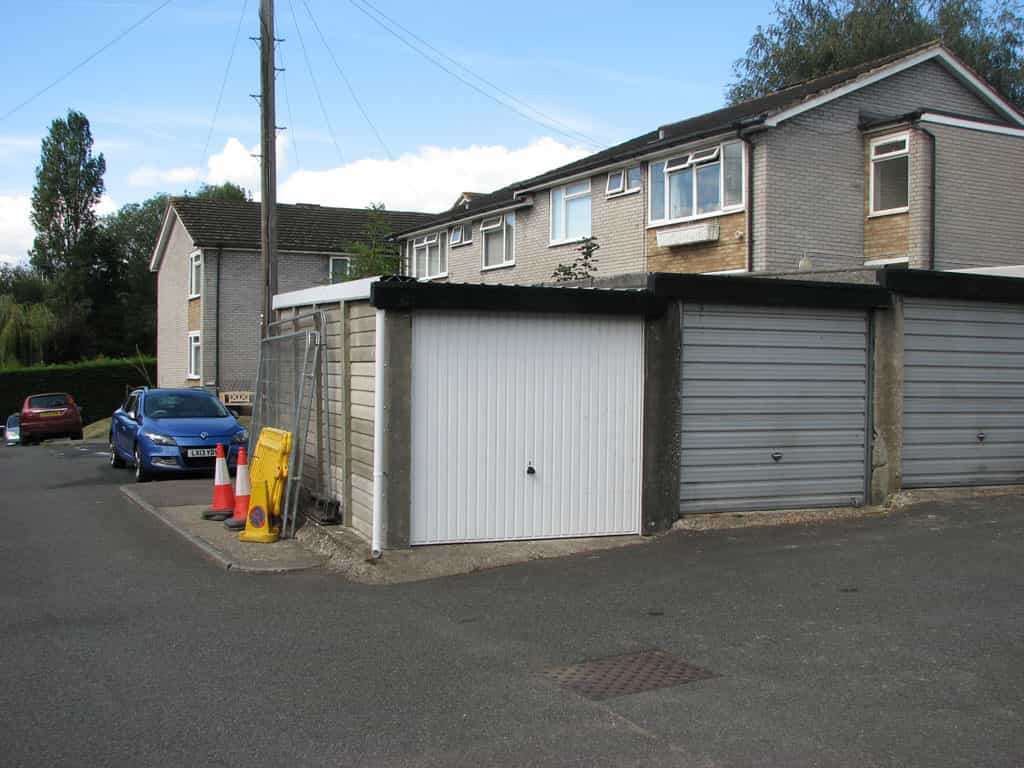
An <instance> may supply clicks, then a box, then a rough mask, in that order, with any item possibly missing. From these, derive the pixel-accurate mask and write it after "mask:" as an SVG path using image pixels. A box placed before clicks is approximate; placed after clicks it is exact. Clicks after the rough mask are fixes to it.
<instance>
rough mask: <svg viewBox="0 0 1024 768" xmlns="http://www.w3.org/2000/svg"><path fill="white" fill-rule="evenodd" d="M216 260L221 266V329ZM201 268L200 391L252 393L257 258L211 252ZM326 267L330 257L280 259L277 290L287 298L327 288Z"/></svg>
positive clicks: (256, 337) (256, 335)
mask: <svg viewBox="0 0 1024 768" xmlns="http://www.w3.org/2000/svg"><path fill="white" fill-rule="evenodd" d="M218 259H219V260H220V262H221V266H220V295H219V301H220V318H219V319H220V322H219V327H218V322H217V320H218V317H217V315H218V313H217V302H218V293H217V261H218ZM203 262H204V270H203V337H202V338H203V378H202V381H203V386H205V387H208V388H211V389H214V388H216V389H220V390H229V391H231V390H251V389H252V387H253V384H254V383H255V380H256V354H257V347H258V345H259V315H260V274H259V265H260V260H259V254H258V253H257V252H255V251H237V250H228V251H223V252H222V253H220V254H218V252H217V251H216V250H215V249H206V250H204V256H203ZM328 265H329V257H327V256H324V255H320V254H306V253H302V254H300V253H282V254H281V255H280V260H279V266H278V290H279V291H280V292H281V293H285V292H287V291H295V290H299V289H301V288H310V287H312V286H314V285H321V284H323V283H326V282H327V279H328V270H329V266H328ZM218 348H219V349H220V357H219V360H218V356H217V350H218ZM218 366H219V371H218Z"/></svg>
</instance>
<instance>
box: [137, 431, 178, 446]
mask: <svg viewBox="0 0 1024 768" xmlns="http://www.w3.org/2000/svg"><path fill="white" fill-rule="evenodd" d="M143 434H144V435H145V436H146V437H148V438H149V439H150V440H151V441H152V442H153V445H177V444H178V443H177V441H175V439H174V438H173V437H170V436H168V435H158V434H157V433H156V432H144V433H143Z"/></svg>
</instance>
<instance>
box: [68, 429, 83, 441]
mask: <svg viewBox="0 0 1024 768" xmlns="http://www.w3.org/2000/svg"><path fill="white" fill-rule="evenodd" d="M71 439H72V440H81V439H82V430H78V431H77V432H75V433H73V434H72V435H71Z"/></svg>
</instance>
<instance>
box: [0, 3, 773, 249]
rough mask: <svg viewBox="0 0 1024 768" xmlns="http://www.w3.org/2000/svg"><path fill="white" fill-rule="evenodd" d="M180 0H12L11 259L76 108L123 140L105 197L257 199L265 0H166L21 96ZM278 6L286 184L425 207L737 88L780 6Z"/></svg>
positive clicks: (1, 198)
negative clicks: (50, 144)
mask: <svg viewBox="0 0 1024 768" xmlns="http://www.w3.org/2000/svg"><path fill="white" fill-rule="evenodd" d="M164 2H165V0H45V2H36V3H25V2H19V1H18V0H0V7H2V8H3V10H4V27H5V29H4V46H3V47H2V48H0V65H2V71H3V72H5V77H4V84H3V86H0V262H19V261H24V260H25V259H26V252H27V250H28V249H29V248H30V247H31V244H32V238H33V230H32V226H31V223H30V220H29V213H30V200H31V194H32V188H33V186H34V184H35V168H36V166H37V164H38V162H39V147H40V141H41V139H42V138H43V136H45V134H46V132H47V130H48V128H49V125H50V122H51V121H52V120H54V119H55V118H58V117H63V116H65V115H66V114H67V111H68V110H69V109H76V110H78V111H81V112H83V113H84V114H85V115H86V116H87V117H88V118H89V121H90V123H91V126H92V133H93V138H94V140H95V148H94V150H95V151H96V152H102V153H103V155H104V157H105V158H106V162H107V173H106V176H105V182H106V192H105V194H104V197H103V200H102V202H101V204H100V206H99V212H100V213H101V214H102V213H109V212H112V211H114V210H116V209H117V208H118V207H120V206H122V205H125V204H127V203H132V202H140V201H142V200H144V199H146V198H148V197H150V196H152V195H154V194H157V193H161V192H169V193H174V194H181V193H183V192H184V191H186V190H194V189H196V188H197V187H198V186H199V185H201V184H202V183H204V182H208V183H220V182H222V181H233V182H236V183H238V184H241V185H242V186H243V187H245V188H246V189H248V190H250V191H251V192H252V193H253V196H254V198H255V199H258V196H259V161H258V159H257V158H254V157H253V156H252V155H253V154H254V153H256V152H258V150H259V108H258V104H257V102H256V100H255V99H253V98H252V96H251V94H255V93H257V92H258V91H259V51H258V47H257V45H256V43H255V42H253V41H252V40H250V39H249V38H250V36H254V35H257V34H258V6H259V0H248V2H246V0H171V2H169V3H168V4H167V5H166V6H164V7H160V8H159V10H157V11H156V13H154V14H153V15H152V16H151V17H150V18H149V19H148V20H146V21H145V22H144V23H142V24H141V25H140V26H138V27H137V28H135V29H134V30H132V31H131V32H130V33H128V34H127V35H126V36H124V37H123V38H122V39H120V40H119V41H117V42H115V43H113V44H112V45H110V47H109V48H106V49H105V50H103V51H102V52H100V53H99V54H98V55H96V56H95V57H94V58H92V59H91V60H89V61H88V62H87V63H85V64H84V65H83V66H81V67H80V68H78V69H77V70H76V71H74V72H73V73H71V74H70V75H69V76H68V77H66V78H65V79H63V80H62V81H61V82H59V83H57V84H56V85H53V87H52V88H49V90H46V92H45V93H43V94H42V95H40V96H38V97H37V98H33V99H32V100H31V101H29V103H27V104H25V105H24V106H20V105H22V104H23V102H25V101H26V100H28V99H30V98H31V97H33V96H35V95H36V94H37V93H38V92H39V91H41V90H43V89H44V88H46V87H47V86H49V85H50V84H51V83H53V81H55V80H57V79H58V78H60V77H62V76H63V75H65V74H67V73H68V72H69V71H70V70H72V69H73V68H74V67H76V65H78V64H79V63H80V62H82V61H83V60H84V59H86V58H87V57H89V56H90V54H93V53H94V52H96V51H97V50H98V49H100V48H101V47H103V46H104V45H106V44H107V43H108V42H109V41H111V40H112V39H113V38H114V37H116V36H117V35H118V34H120V33H121V32H122V31H123V30H125V29H127V28H128V27H130V26H132V25H133V24H135V23H136V22H137V21H139V20H140V19H142V18H143V17H144V16H146V15H147V14H149V13H150V12H152V11H153V10H154V9H157V8H158V7H159V6H161V5H162V4H163V3H164ZM275 7H276V27H277V37H279V38H283V42H281V43H279V44H278V50H277V64H278V66H279V67H282V68H283V70H284V71H283V72H280V73H279V74H278V78H277V124H278V126H281V127H284V128H285V130H283V131H280V133H279V135H278V139H277V146H278V197H279V200H280V201H281V202H306V203H320V204H322V205H338V206H352V207H363V206H365V205H368V204H370V203H376V202H383V203H384V204H385V205H386V206H387V207H388V208H391V209H395V210H425V211H441V210H444V209H446V208H448V207H449V206H450V205H451V204H452V203H454V202H455V200H456V199H457V198H458V196H459V194H461V193H462V192H464V191H472V192H487V191H491V190H493V189H496V188H498V187H501V186H503V185H505V184H509V183H511V182H513V181H516V180H519V179H523V178H528V177H529V176H531V175H534V174H537V173H540V172H542V171H545V170H548V169H551V168H554V167H556V166H558V165H561V164H563V163H566V162H570V161H572V160H575V159H577V158H579V157H582V156H584V155H586V154H589V153H590V152H593V151H595V150H597V149H600V148H603V147H606V146H610V145H612V144H615V143H617V142H619V141H622V140H625V139H628V138H631V137H633V136H637V135H639V134H641V133H644V132H646V131H650V130H653V129H655V128H656V127H657V126H659V125H662V124H664V123H668V122H672V121H675V120H680V119H682V118H685V117H688V116H691V115H695V114H700V113H702V112H706V111H708V110H711V109H715V108H718V107H720V106H722V105H723V103H724V94H725V89H726V86H727V85H728V83H729V82H730V80H731V79H732V64H733V62H734V61H735V59H737V58H738V57H739V56H741V55H742V54H743V51H744V50H745V49H746V46H747V43H748V41H749V38H750V35H751V34H752V33H753V31H754V29H755V27H756V26H757V25H758V24H767V23H769V22H770V21H771V17H770V3H769V2H768V0H732V1H731V2H730V3H729V4H728V5H727V6H719V5H717V4H707V3H701V4H697V3H681V2H678V0H676V1H675V2H662V1H661V0H647V2H645V3H643V4H640V5H632V4H631V3H624V2H621V0H620V1H619V2H602V1H598V0H591V1H590V2H584V1H582V0H560V2H550V0H548V1H547V2H542V1H541V0H518V2H516V3H476V2H470V3H467V2H465V1H464V0H461V1H460V2H454V1H451V0H432V2H430V3H423V2H416V1H415V0H277V2H276V3H275ZM375 11H379V12H382V13H383V14H385V15H386V16H387V17H389V18H390V21H389V20H388V19H386V18H383V17H382V16H379V15H375ZM375 19H376V21H375ZM393 22H397V23H398V24H399V25H401V28H399V27H396V26H394V25H393ZM382 25H383V26H382ZM388 28H390V29H391V30H393V32H394V34H393V33H392V32H389V31H388ZM402 28H404V29H402ZM236 33H238V35H237V45H233V41H234V40H235V39H236ZM321 34H322V38H321ZM396 35H397V36H396ZM413 35H414V36H415V37H413ZM416 38H419V40H417V39H416ZM403 39H404V40H405V41H406V42H403ZM325 43H326V44H325ZM407 43H408V44H407ZM410 44H411V45H412V46H417V47H419V48H420V49H421V50H424V51H425V52H426V53H427V54H429V56H430V57H432V58H433V59H434V60H435V61H437V62H439V63H440V64H441V65H443V67H444V68H446V69H448V70H450V72H454V73H456V74H458V75H459V76H460V77H461V78H462V80H459V79H456V78H455V77H453V76H452V74H450V73H449V72H446V71H444V69H442V68H441V67H439V66H438V65H436V64H434V63H431V61H430V60H428V59H427V58H425V57H423V56H422V55H420V54H419V53H417V52H416V51H414V50H413V49H412V48H411V47H410ZM426 46H430V47H426ZM229 60H230V66H229ZM460 66H464V67H466V68H468V70H467V69H461V68H460ZM225 73H226V74H225ZM476 76H479V77H480V78H483V80H480V79H475V78H476ZM346 81H347V83H346ZM464 81H469V82H470V83H473V84H474V85H475V86H476V88H473V87H471V86H470V85H467V84H466V82H464ZM485 81H486V82H485ZM222 83H223V85H224V88H223V98H222V99H221V103H220V106H219V108H218V107H217V103H218V94H220V93H221V86H222ZM492 86H496V87H497V88H498V89H500V90H495V89H494V88H493V87H492ZM481 91H483V92H484V93H481ZM353 93H354V95H355V99H354V98H353ZM485 94H490V95H489V96H488V95H485ZM499 102H504V104H502V103H499ZM509 104H511V105H512V106H514V107H515V110H513V109H510V108H509V107H508V106H507V105H509ZM12 110H13V114H9V113H11V112H12ZM516 110H518V111H516ZM364 113H365V114H364ZM522 113H526V116H524V114H522ZM5 116H6V117H5ZM531 118H532V119H531Z"/></svg>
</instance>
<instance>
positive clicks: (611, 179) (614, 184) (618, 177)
mask: <svg viewBox="0 0 1024 768" xmlns="http://www.w3.org/2000/svg"><path fill="white" fill-rule="evenodd" d="M621 191H622V171H612V172H611V173H609V174H608V192H610V193H611V192H621Z"/></svg>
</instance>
